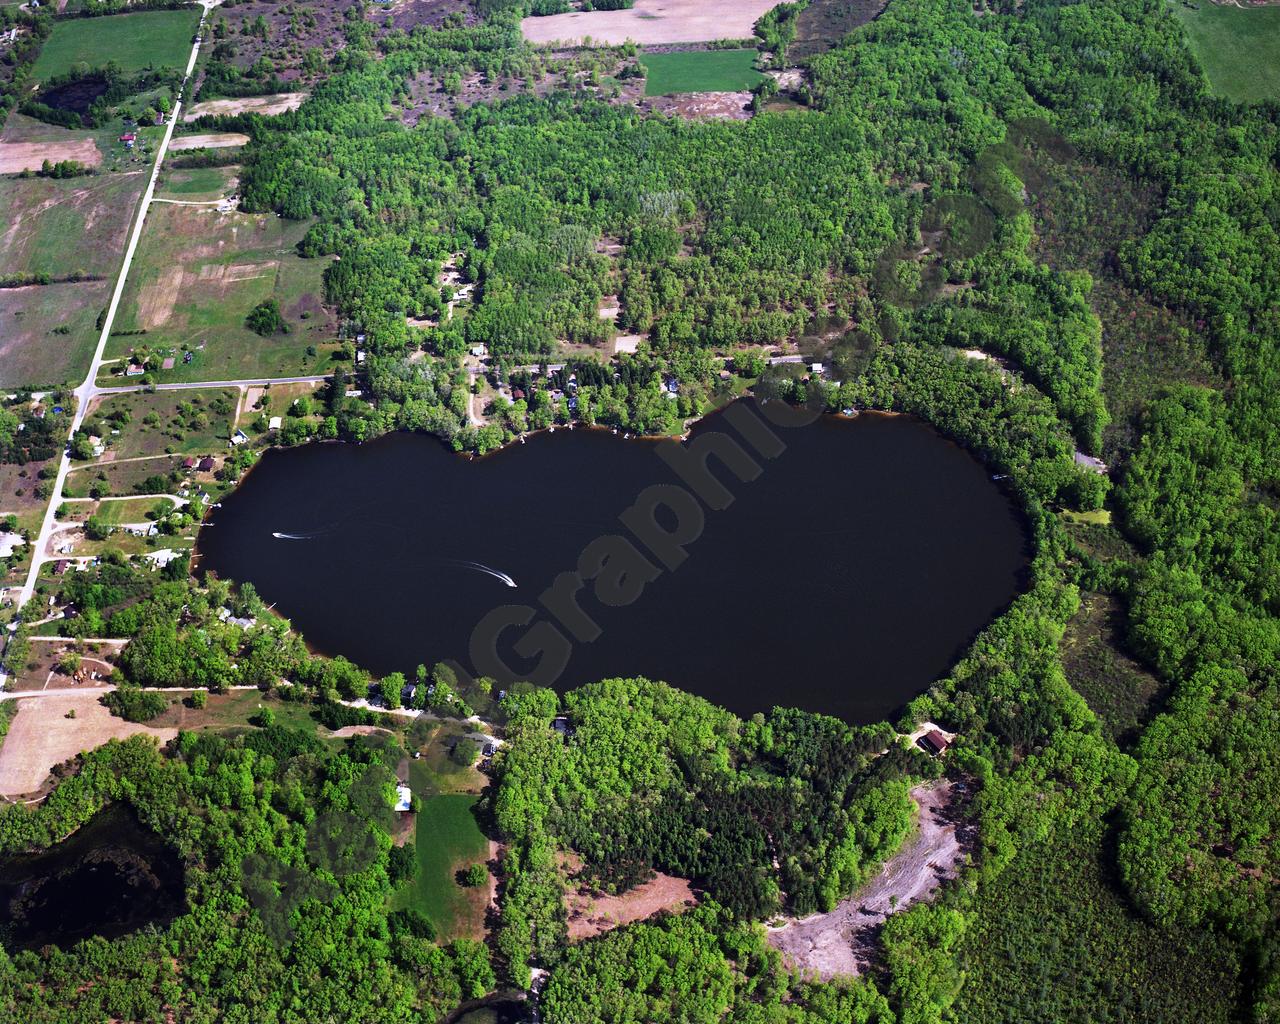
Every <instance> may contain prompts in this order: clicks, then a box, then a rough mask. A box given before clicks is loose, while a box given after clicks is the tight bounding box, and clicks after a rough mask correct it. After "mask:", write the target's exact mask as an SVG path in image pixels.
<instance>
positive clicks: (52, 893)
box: [0, 804, 185, 950]
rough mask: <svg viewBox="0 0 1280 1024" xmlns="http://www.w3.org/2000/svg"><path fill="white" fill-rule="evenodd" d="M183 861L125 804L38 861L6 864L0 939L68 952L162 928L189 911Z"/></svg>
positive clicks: (0, 862) (24, 858)
mask: <svg viewBox="0 0 1280 1024" xmlns="http://www.w3.org/2000/svg"><path fill="white" fill-rule="evenodd" d="M184 891H185V890H184V882H183V869H182V860H181V858H180V857H179V856H178V854H177V853H176V852H175V851H174V850H173V849H172V848H170V847H169V846H168V845H166V844H165V842H164V841H163V840H162V839H161V838H160V837H159V836H158V835H156V834H155V833H154V832H152V831H151V830H150V829H148V828H146V827H145V826H144V825H143V824H142V823H141V822H140V821H139V820H138V818H137V815H136V814H134V812H133V810H132V808H130V807H128V806H126V805H124V804H112V805H111V806H109V807H106V808H104V809H103V810H101V811H99V812H98V813H97V814H96V815H94V816H93V818H91V819H90V820H89V821H88V822H86V823H85V824H84V825H83V826H81V827H80V828H79V829H78V830H76V831H75V832H74V833H73V834H72V835H71V836H69V837H68V838H66V839H64V840H63V841H62V842H60V843H57V844H56V845H54V846H51V847H49V848H48V849H47V850H41V851H40V852H39V853H34V854H22V855H18V856H10V857H0V937H3V941H4V945H5V947H6V948H8V949H10V950H14V949H39V948H40V947H42V946H45V945H49V944H53V945H58V946H63V947H64V948H65V947H68V946H70V945H71V944H72V943H74V942H76V941H78V940H80V939H86V938H88V937H90V936H91V935H101V936H103V937H104V938H107V939H114V938H117V937H119V936H121V935H125V934H127V933H129V932H132V931H137V930H138V929H139V928H141V927H143V926H144V925H147V924H157V925H164V924H167V923H168V922H169V921H171V920H173V918H175V917H176V916H177V915H178V914H180V913H182V912H183V909H184V907H185V899H184Z"/></svg>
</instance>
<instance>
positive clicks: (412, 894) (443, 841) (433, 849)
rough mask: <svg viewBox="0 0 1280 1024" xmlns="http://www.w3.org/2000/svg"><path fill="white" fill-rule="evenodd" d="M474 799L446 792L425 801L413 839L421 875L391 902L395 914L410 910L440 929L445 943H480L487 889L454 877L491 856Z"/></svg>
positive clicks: (401, 890)
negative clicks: (456, 940)
mask: <svg viewBox="0 0 1280 1024" xmlns="http://www.w3.org/2000/svg"><path fill="white" fill-rule="evenodd" d="M475 804H476V798H475V797H474V796H470V795H468V794H465V793H447V794H442V795H439V796H431V797H427V798H426V799H424V800H423V801H422V810H421V812H419V814H418V821H417V830H416V832H415V834H414V850H415V853H416V856H417V861H418V864H417V873H416V874H415V875H414V877H413V878H412V879H410V880H409V881H408V882H406V883H405V884H404V885H403V886H402V887H401V888H400V889H399V890H398V891H397V892H396V894H395V896H394V897H393V899H392V906H393V909H403V908H406V907H412V908H413V909H415V910H417V911H418V912H419V913H421V914H423V915H424V916H425V917H426V918H427V919H428V920H430V921H431V923H432V924H434V925H435V926H436V929H437V930H438V932H439V935H440V938H441V939H453V938H479V937H480V936H481V935H482V934H483V931H484V912H485V905H486V903H487V901H488V890H487V888H486V887H484V886H480V887H478V888H475V889H464V888H463V887H462V886H460V885H458V883H457V881H456V880H455V877H454V876H455V874H456V873H457V872H458V871H459V870H461V869H463V868H466V867H469V866H470V865H472V864H476V863H483V862H484V861H485V860H487V859H488V856H489V841H488V840H487V839H485V837H484V833H482V832H481V831H480V827H479V826H478V825H477V824H476V819H475V815H474V814H473V813H472V808H473V807H475Z"/></svg>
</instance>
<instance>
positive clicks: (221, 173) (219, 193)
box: [156, 167, 239, 202]
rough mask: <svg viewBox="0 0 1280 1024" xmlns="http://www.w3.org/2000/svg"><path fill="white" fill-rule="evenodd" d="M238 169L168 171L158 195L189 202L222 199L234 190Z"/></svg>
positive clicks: (216, 168) (181, 169)
mask: <svg viewBox="0 0 1280 1024" xmlns="http://www.w3.org/2000/svg"><path fill="white" fill-rule="evenodd" d="M238 170H239V168H237V167H190V168H185V167H184V168H178V169H176V170H168V169H166V170H165V172H164V176H163V177H162V178H161V180H160V183H159V185H158V186H157V187H156V194H157V195H159V196H162V197H165V196H172V197H173V198H175V199H182V200H185V201H187V202H205V201H208V200H212V199H221V198H222V197H223V196H225V195H226V194H227V193H228V192H229V191H231V188H232V182H234V181H235V178H236V172H237V171H238Z"/></svg>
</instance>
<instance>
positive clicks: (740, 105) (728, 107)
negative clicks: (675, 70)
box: [643, 92, 751, 121]
mask: <svg viewBox="0 0 1280 1024" xmlns="http://www.w3.org/2000/svg"><path fill="white" fill-rule="evenodd" d="M643 105H644V106H645V107H647V108H649V109H650V110H656V111H657V112H658V113H660V114H672V115H674V116H676V117H686V118H690V119H700V118H705V117H712V118H720V119H722V120H726V121H750V120H751V93H749V92H685V93H677V94H676V95H674V96H650V97H648V98H647V99H646V100H645V101H644V104H643Z"/></svg>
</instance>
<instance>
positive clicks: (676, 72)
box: [641, 50, 763, 96]
mask: <svg viewBox="0 0 1280 1024" xmlns="http://www.w3.org/2000/svg"><path fill="white" fill-rule="evenodd" d="M755 57H756V51H755V50H696V51H693V52H690V53H647V54H645V55H644V56H643V57H642V58H641V61H642V63H643V64H644V66H645V67H646V68H648V69H649V75H648V77H647V78H646V79H645V83H644V94H645V95H646V96H666V95H669V94H670V93H675V92H738V91H740V90H743V89H750V88H752V87H753V86H754V85H755V84H756V83H757V82H758V81H760V79H761V78H762V77H763V76H762V75H761V74H760V72H759V71H757V70H756V69H755V67H754V66H753V62H754V61H755Z"/></svg>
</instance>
